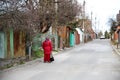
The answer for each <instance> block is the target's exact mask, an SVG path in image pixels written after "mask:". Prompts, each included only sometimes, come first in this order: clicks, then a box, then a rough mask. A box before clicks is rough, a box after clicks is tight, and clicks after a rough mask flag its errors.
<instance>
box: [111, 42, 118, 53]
mask: <svg viewBox="0 0 120 80" xmlns="http://www.w3.org/2000/svg"><path fill="white" fill-rule="evenodd" d="M111 45H112V48H113V50H114V51H115V52H116V53H117V54H118V55H120V46H118V48H117V45H113V44H112V43H111Z"/></svg>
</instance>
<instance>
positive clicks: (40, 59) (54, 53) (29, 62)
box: [0, 44, 83, 72]
mask: <svg viewBox="0 0 120 80" xmlns="http://www.w3.org/2000/svg"><path fill="white" fill-rule="evenodd" d="M82 45H83V44H80V45H76V46H74V47H69V48H65V49H64V50H59V51H58V52H56V51H53V52H52V54H53V55H57V54H61V53H63V52H65V51H68V50H71V49H73V48H76V47H79V46H82ZM39 63H43V57H42V58H37V59H35V60H31V61H28V62H25V63H24V64H21V65H15V66H12V67H10V68H6V69H2V70H0V72H1V71H9V70H14V69H17V68H21V67H24V66H30V65H32V64H39Z"/></svg>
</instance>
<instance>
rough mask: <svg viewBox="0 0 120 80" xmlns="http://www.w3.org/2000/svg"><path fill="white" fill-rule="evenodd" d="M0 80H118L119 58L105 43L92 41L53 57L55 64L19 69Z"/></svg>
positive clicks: (9, 72)
mask: <svg viewBox="0 0 120 80" xmlns="http://www.w3.org/2000/svg"><path fill="white" fill-rule="evenodd" d="M0 80H120V56H118V55H117V54H116V53H115V52H114V51H113V49H112V47H111V45H110V41H109V40H94V41H92V42H89V43H87V44H84V45H79V46H76V47H75V48H73V49H70V50H68V51H65V52H62V53H60V54H58V55H55V62H53V63H50V64H49V63H43V62H40V60H38V61H37V62H35V63H31V64H27V65H22V66H19V67H17V68H15V69H10V70H7V71H4V72H1V73H0Z"/></svg>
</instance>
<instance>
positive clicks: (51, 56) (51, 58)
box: [50, 54, 54, 62]
mask: <svg viewBox="0 0 120 80" xmlns="http://www.w3.org/2000/svg"><path fill="white" fill-rule="evenodd" d="M50 61H51V62H52V61H54V57H53V55H52V54H51V55H50Z"/></svg>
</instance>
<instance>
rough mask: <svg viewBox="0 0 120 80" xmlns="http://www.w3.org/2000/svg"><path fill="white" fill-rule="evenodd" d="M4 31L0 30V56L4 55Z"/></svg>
mask: <svg viewBox="0 0 120 80" xmlns="http://www.w3.org/2000/svg"><path fill="white" fill-rule="evenodd" d="M4 43H5V40H4V32H0V58H4V57H5V48H4Z"/></svg>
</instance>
